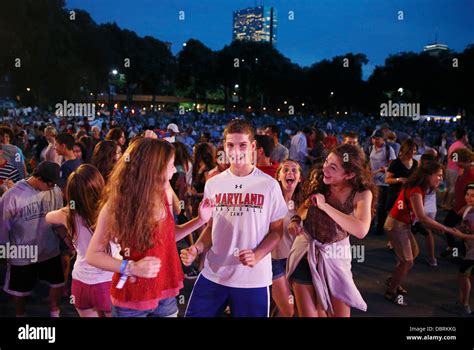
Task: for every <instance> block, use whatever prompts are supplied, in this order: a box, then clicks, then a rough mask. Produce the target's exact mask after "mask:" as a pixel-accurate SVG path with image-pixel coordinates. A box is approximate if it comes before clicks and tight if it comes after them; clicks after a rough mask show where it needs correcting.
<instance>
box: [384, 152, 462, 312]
mask: <svg viewBox="0 0 474 350" xmlns="http://www.w3.org/2000/svg"><path fill="white" fill-rule="evenodd" d="M442 179H443V170H442V167H441V164H439V163H438V162H435V161H431V162H426V163H424V164H423V166H421V167H419V168H418V169H417V170H416V171H415V172H414V173H413V174H412V175H411V176H410V177H409V178H408V180H407V182H406V184H405V186H404V188H403V189H402V190H401V191H400V194H399V195H398V198H397V200H396V201H395V204H394V205H393V207H392V210H390V214H389V216H388V217H387V220H386V221H385V227H384V229H385V231H386V232H387V235H388V238H389V239H390V242H391V243H392V246H393V248H394V251H395V253H396V255H397V258H398V263H397V265H396V267H395V271H394V272H393V275H392V277H391V278H389V279H388V280H387V291H386V293H385V298H386V299H388V300H390V301H393V302H395V303H396V304H398V305H401V306H406V305H407V303H406V302H405V300H404V296H403V295H404V294H406V290H405V289H404V288H402V287H401V286H400V284H401V283H402V280H403V279H404V278H405V277H406V276H407V274H408V271H410V269H411V268H412V267H413V262H414V260H415V258H416V256H417V255H418V253H419V249H418V245H417V243H416V240H415V237H414V236H413V234H412V232H411V224H412V223H413V222H414V221H415V217H416V219H417V220H418V221H419V222H421V224H423V225H425V226H426V227H429V228H433V229H437V230H440V231H444V232H450V233H451V232H453V229H451V228H448V227H446V226H444V225H442V224H440V223H438V222H436V221H435V220H433V219H431V218H430V217H429V216H427V215H426V214H425V210H424V207H423V199H424V196H425V193H426V192H427V191H429V190H434V191H436V190H437V188H438V186H439V183H440V182H441V180H442Z"/></svg>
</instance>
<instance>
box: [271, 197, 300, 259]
mask: <svg viewBox="0 0 474 350" xmlns="http://www.w3.org/2000/svg"><path fill="white" fill-rule="evenodd" d="M294 215H296V209H295V204H294V202H293V201H290V202H289V203H288V213H287V214H286V215H285V217H284V218H283V237H282V238H281V240H280V242H278V245H277V246H276V247H275V249H273V251H272V258H273V259H276V260H280V259H287V258H288V255H290V250H291V246H292V245H293V241H294V240H295V238H296V237H295V236H293V235H292V234H290V233H289V232H288V225H289V224H290V220H291V218H292V217H293V216H294Z"/></svg>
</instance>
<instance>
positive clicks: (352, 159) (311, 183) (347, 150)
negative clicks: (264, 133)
mask: <svg viewBox="0 0 474 350" xmlns="http://www.w3.org/2000/svg"><path fill="white" fill-rule="evenodd" d="M331 153H333V154H335V155H336V156H337V157H338V158H339V159H340V160H341V164H342V167H343V168H344V171H345V173H346V174H350V173H353V174H355V176H354V177H353V178H352V179H350V180H348V182H349V183H350V185H351V186H352V188H353V189H354V190H355V191H356V192H362V191H365V190H369V191H370V192H372V205H371V209H372V210H371V212H372V216H373V215H375V211H376V205H377V195H378V191H377V186H376V185H375V184H374V182H373V180H372V173H371V172H370V169H369V167H368V165H367V162H366V158H365V154H364V151H363V150H362V149H361V148H360V147H358V146H354V145H349V144H342V145H339V146H336V147H335V148H333V149H332V151H331ZM344 159H347V160H348V161H347V162H344V161H343V160H344ZM323 177H324V174H323V166H322V165H321V166H319V167H317V168H315V169H313V170H312V171H311V173H310V176H309V178H308V180H307V181H306V183H305V184H304V187H303V190H304V194H305V198H308V197H309V196H311V195H312V194H315V193H318V192H319V193H321V194H327V193H328V192H329V188H330V186H329V185H326V184H325V183H324V181H323Z"/></svg>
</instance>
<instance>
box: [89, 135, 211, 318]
mask: <svg viewBox="0 0 474 350" xmlns="http://www.w3.org/2000/svg"><path fill="white" fill-rule="evenodd" d="M153 136H154V138H140V139H137V140H135V141H133V142H132V144H131V145H130V147H129V149H127V151H126V153H125V154H124V155H123V156H122V158H121V159H120V160H119V161H118V163H117V164H116V166H115V167H114V169H113V170H112V173H111V174H110V177H109V181H108V183H107V187H106V191H105V196H104V198H103V200H102V209H101V211H100V214H99V217H98V220H97V227H96V229H95V233H94V235H93V236H92V240H91V242H90V245H89V249H88V251H87V255H86V259H87V262H88V263H89V264H91V265H93V266H95V267H98V268H100V269H102V270H107V271H113V272H115V274H114V276H113V279H112V288H111V301H112V315H113V316H115V317H147V316H158V317H160V316H161V317H169V316H176V315H177V313H178V308H177V305H176V298H175V297H176V295H178V293H179V290H180V289H181V288H182V287H183V278H184V275H183V271H182V268H181V263H180V260H179V257H178V252H177V249H176V243H175V242H176V241H177V240H180V239H182V238H184V237H185V236H187V235H188V234H190V233H191V232H192V231H194V230H195V229H197V228H198V227H200V226H202V225H204V224H205V223H206V222H207V221H208V220H209V218H210V216H211V214H212V206H211V204H210V202H209V201H207V200H206V201H203V202H202V203H201V205H200V207H199V217H197V218H195V219H193V220H191V221H189V222H187V223H186V224H183V225H177V226H175V222H174V219H173V214H172V211H171V209H172V208H171V206H172V204H171V203H172V198H171V191H169V188H170V184H169V180H170V179H171V178H172V176H173V174H174V173H175V172H176V168H175V167H174V147H173V145H172V144H170V143H168V142H166V141H162V140H158V139H156V135H154V134H153ZM110 241H115V242H117V243H118V244H120V247H121V251H120V254H121V255H122V257H123V259H124V260H120V259H115V258H113V257H111V256H109V255H108V254H107V253H106V251H107V246H108V244H109V242H110Z"/></svg>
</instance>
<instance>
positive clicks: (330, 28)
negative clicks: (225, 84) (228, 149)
mask: <svg viewBox="0 0 474 350" xmlns="http://www.w3.org/2000/svg"><path fill="white" fill-rule="evenodd" d="M255 5H265V6H273V7H275V8H276V10H277V13H278V28H277V45H276V48H277V49H278V50H279V51H280V52H281V53H283V54H284V55H285V56H286V57H288V58H290V59H291V61H293V62H295V63H298V64H299V65H301V66H309V65H311V64H313V63H315V62H318V61H320V60H322V59H325V58H332V57H334V56H337V55H343V54H345V53H347V52H353V53H357V52H361V53H365V54H366V55H367V57H368V59H369V64H368V65H367V66H366V67H365V69H364V77H365V78H367V77H368V75H369V74H370V73H371V71H372V69H373V68H374V67H375V66H376V65H381V64H383V63H384V60H385V58H386V57H387V56H388V55H389V54H392V53H397V52H401V51H415V52H420V51H422V50H423V46H424V45H426V44H428V43H432V42H434V40H435V35H436V34H437V35H438V42H441V43H444V44H447V45H448V47H449V48H450V49H452V50H455V51H462V50H464V48H465V47H466V46H467V45H468V44H471V43H474V25H473V18H474V1H472V0H257V1H255V0H67V7H68V8H80V9H84V10H86V11H88V12H89V13H90V14H91V16H92V18H93V19H94V20H95V21H96V22H97V23H99V24H101V23H106V22H116V23H117V24H118V25H119V26H120V27H121V28H125V29H129V30H133V31H135V32H136V33H137V34H138V35H140V36H145V35H150V36H153V37H155V38H157V39H160V40H163V41H169V42H171V43H172V51H173V53H175V54H176V53H177V52H179V50H180V49H181V48H182V44H183V43H184V42H185V41H187V40H188V39H190V38H194V39H198V40H200V41H202V42H203V43H204V44H205V45H206V46H208V47H210V48H211V49H213V50H219V49H221V48H222V47H224V46H225V45H227V44H229V43H230V42H231V40H232V12H233V11H234V10H238V9H243V8H246V7H252V6H255ZM181 10H183V11H185V16H186V18H185V20H184V21H180V20H179V18H178V14H179V11H181ZM289 11H294V15H295V19H294V20H293V21H291V20H289V19H288V12H289ZM398 11H403V15H404V20H402V21H399V20H398V18H397V17H398Z"/></svg>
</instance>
